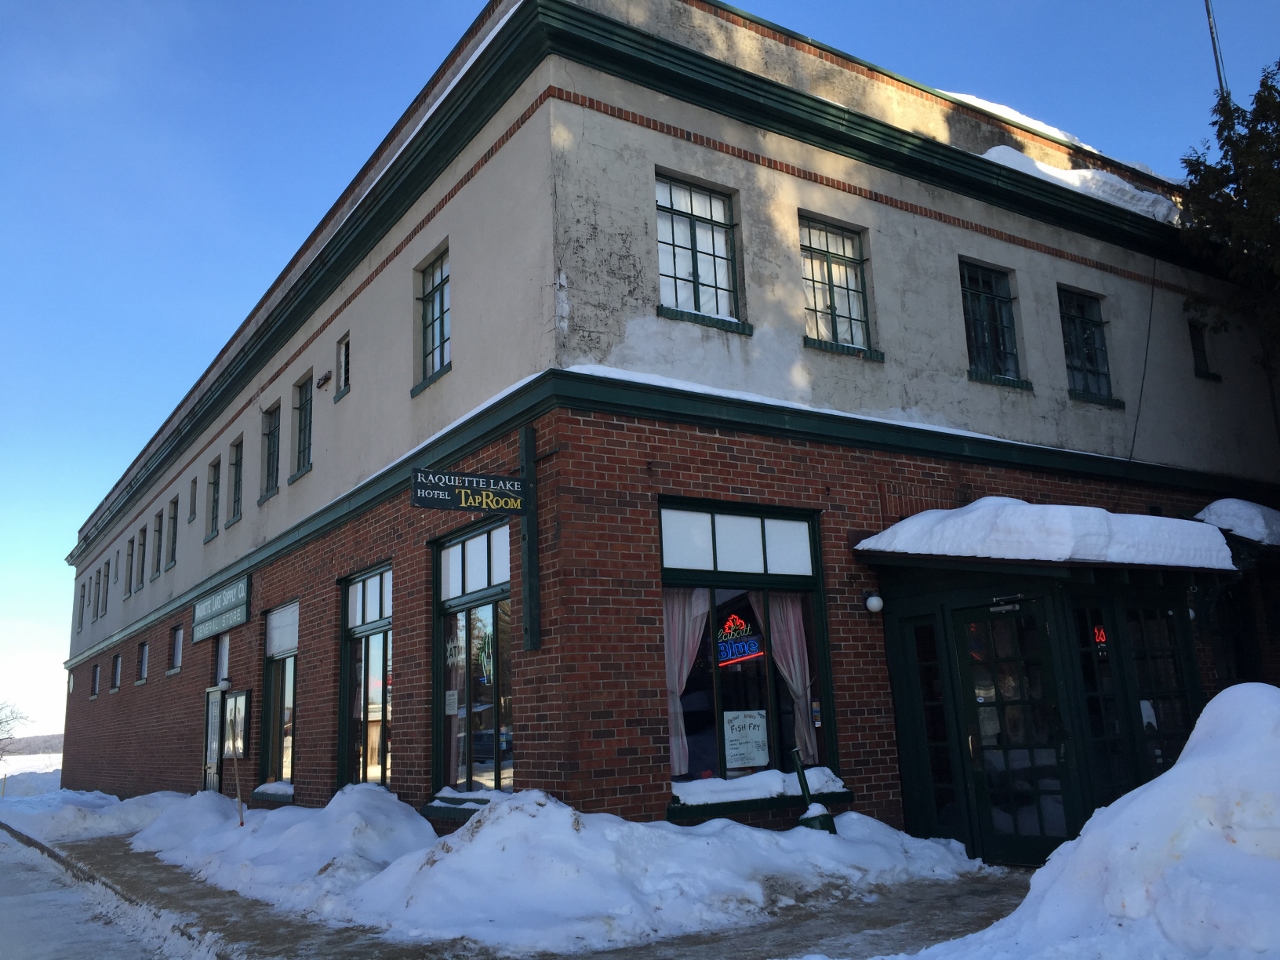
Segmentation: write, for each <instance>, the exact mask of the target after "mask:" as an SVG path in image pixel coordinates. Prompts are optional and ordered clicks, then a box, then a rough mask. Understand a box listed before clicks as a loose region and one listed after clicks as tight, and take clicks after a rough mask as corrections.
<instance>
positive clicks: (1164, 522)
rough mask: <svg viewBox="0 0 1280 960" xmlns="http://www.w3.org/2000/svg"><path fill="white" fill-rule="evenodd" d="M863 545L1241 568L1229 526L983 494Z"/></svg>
mask: <svg viewBox="0 0 1280 960" xmlns="http://www.w3.org/2000/svg"><path fill="white" fill-rule="evenodd" d="M857 549H859V550H868V551H876V552H882V553H905V554H919V555H923V556H935V557H981V558H989V559H996V560H1040V561H1049V562H1056V563H1110V564H1123V565H1125V566H1144V567H1145V566H1151V567H1183V568H1192V569H1197V570H1234V569H1235V566H1234V565H1233V564H1232V562H1231V549H1230V548H1229V547H1228V546H1227V541H1226V539H1225V538H1224V537H1223V536H1222V531H1221V530H1219V529H1218V528H1217V527H1215V526H1212V525H1211V524H1207V523H1196V522H1195V521H1192V520H1175V519H1173V518H1171V517H1150V516H1146V515H1138V514H1120V513H1109V512H1108V511H1106V510H1102V509H1099V508H1098V507H1069V506H1063V505H1060V504H1030V503H1025V502H1024V501H1022V500H1013V499H1010V498H1008V497H983V498H982V499H981V500H978V501H975V502H974V503H971V504H969V505H968V506H967V507H960V508H958V509H956V510H926V511H924V512H923V513H918V514H916V515H915V516H914V517H908V518H907V519H905V520H901V521H899V522H898V523H895V524H894V525H893V526H892V527H890V528H889V529H888V530H885V531H884V532H883V533H878V534H876V535H875V536H874V537H868V538H867V539H866V540H863V541H862V542H861V543H859V544H858V547H857Z"/></svg>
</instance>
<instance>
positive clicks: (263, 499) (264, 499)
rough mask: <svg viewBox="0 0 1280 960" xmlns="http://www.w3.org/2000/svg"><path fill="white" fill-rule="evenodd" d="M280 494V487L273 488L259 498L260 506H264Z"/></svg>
mask: <svg viewBox="0 0 1280 960" xmlns="http://www.w3.org/2000/svg"><path fill="white" fill-rule="evenodd" d="M279 492H280V488H279V487H272V488H271V489H270V490H268V491H267V492H266V493H264V494H263V495H262V496H260V497H259V498H258V506H262V505H263V504H264V503H266V502H267V501H268V500H270V499H271V498H272V497H274V496H275V495H276V494H277V493H279Z"/></svg>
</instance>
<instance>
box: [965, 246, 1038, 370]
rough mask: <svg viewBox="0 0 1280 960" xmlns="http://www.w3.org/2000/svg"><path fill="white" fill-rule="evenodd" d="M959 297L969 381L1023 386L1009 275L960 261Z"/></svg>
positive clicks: (1001, 271)
mask: <svg viewBox="0 0 1280 960" xmlns="http://www.w3.org/2000/svg"><path fill="white" fill-rule="evenodd" d="M960 293H961V299H962V301H963V304H964V327H965V336H966V339H967V340H968V344H969V378H970V379H971V380H984V381H989V382H995V383H1007V384H1009V385H1012V386H1023V385H1025V383H1024V381H1022V380H1020V379H1019V373H1018V338H1017V332H1016V330H1015V328H1014V321H1013V295H1012V293H1011V292H1010V287H1009V274H1007V273H1006V272H1004V271H1003V270H992V269H991V268H990V267H982V266H979V265H978V264H976V263H969V262H968V261H966V260H961V261H960Z"/></svg>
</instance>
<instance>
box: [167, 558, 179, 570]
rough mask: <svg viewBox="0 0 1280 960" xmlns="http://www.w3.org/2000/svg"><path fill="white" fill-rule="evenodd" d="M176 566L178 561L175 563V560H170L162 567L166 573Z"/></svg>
mask: <svg viewBox="0 0 1280 960" xmlns="http://www.w3.org/2000/svg"><path fill="white" fill-rule="evenodd" d="M177 565H178V561H177V560H170V561H169V562H168V563H166V564H165V565H164V568H165V571H166V572H167V571H169V570H172V569H173V568H174V567H176V566H177Z"/></svg>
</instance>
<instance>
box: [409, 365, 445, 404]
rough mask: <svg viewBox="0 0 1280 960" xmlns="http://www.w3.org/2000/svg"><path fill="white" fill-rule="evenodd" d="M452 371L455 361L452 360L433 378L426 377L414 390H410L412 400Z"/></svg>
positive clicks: (432, 376)
mask: <svg viewBox="0 0 1280 960" xmlns="http://www.w3.org/2000/svg"><path fill="white" fill-rule="evenodd" d="M452 369H453V361H452V360H450V361H449V362H448V363H446V364H445V365H444V366H443V367H441V368H440V369H439V370H437V371H436V372H435V373H433V374H431V376H429V377H424V378H423V379H422V380H420V381H418V382H417V383H416V384H414V385H413V387H412V389H410V390H409V397H410V398H411V399H412V398H413V397H416V396H417V395H418V394H420V393H421V392H422V391H423V390H425V389H427V387H429V386H431V385H432V384H433V383H435V382H436V381H437V380H439V379H440V378H441V377H443V376H444V375H445V374H446V373H448V372H449V371H450V370H452Z"/></svg>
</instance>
